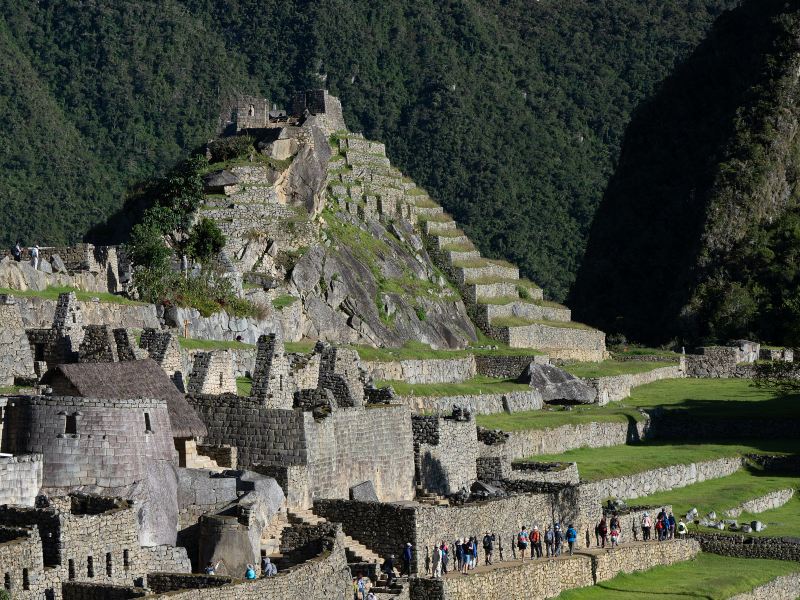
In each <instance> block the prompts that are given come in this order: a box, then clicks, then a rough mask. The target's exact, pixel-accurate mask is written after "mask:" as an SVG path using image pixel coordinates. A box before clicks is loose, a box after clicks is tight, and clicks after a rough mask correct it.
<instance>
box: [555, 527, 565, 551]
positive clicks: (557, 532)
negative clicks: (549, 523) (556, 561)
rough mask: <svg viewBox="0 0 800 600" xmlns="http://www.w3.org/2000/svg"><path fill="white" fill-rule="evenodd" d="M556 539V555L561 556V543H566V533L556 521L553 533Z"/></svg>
mask: <svg viewBox="0 0 800 600" xmlns="http://www.w3.org/2000/svg"><path fill="white" fill-rule="evenodd" d="M553 535H554V537H555V540H554V543H555V548H556V556H561V544H563V543H564V534H563V532H562V531H561V525H559V524H558V523H556V526H555V532H554V533H553Z"/></svg>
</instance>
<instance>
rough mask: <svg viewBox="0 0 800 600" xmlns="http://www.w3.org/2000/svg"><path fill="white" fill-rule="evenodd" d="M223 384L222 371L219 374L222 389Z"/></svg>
mask: <svg viewBox="0 0 800 600" xmlns="http://www.w3.org/2000/svg"><path fill="white" fill-rule="evenodd" d="M222 385H223V382H222V373H220V374H219V387H220V389H222Z"/></svg>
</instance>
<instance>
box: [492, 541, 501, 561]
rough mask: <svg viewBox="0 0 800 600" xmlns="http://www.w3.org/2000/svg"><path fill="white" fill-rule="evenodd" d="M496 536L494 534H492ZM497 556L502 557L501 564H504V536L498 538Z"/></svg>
mask: <svg viewBox="0 0 800 600" xmlns="http://www.w3.org/2000/svg"><path fill="white" fill-rule="evenodd" d="M492 536H494V534H492ZM497 554H498V556H499V557H500V562H503V536H502V535H500V536H497Z"/></svg>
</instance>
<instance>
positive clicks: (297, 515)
mask: <svg viewBox="0 0 800 600" xmlns="http://www.w3.org/2000/svg"><path fill="white" fill-rule="evenodd" d="M286 515H287V516H288V517H289V523H293V524H302V525H319V524H320V523H325V522H326V520H325V519H323V518H322V517H318V516H317V515H315V514H314V513H313V512H311V511H310V510H309V509H307V508H293V509H291V510H288V511H286Z"/></svg>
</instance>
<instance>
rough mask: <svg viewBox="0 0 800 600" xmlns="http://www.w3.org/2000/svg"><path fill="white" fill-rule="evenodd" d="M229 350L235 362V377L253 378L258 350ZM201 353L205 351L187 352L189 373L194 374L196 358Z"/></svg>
mask: <svg viewBox="0 0 800 600" xmlns="http://www.w3.org/2000/svg"><path fill="white" fill-rule="evenodd" d="M227 350H228V353H229V354H230V357H231V360H232V361H233V375H234V377H252V376H253V370H254V369H255V365H256V349H255V348H228V349H227ZM201 352H203V350H186V359H187V361H188V365H189V367H188V369H187V371H188V372H189V373H191V372H192V364H193V363H194V357H195V356H196V355H197V354H199V353H201Z"/></svg>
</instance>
